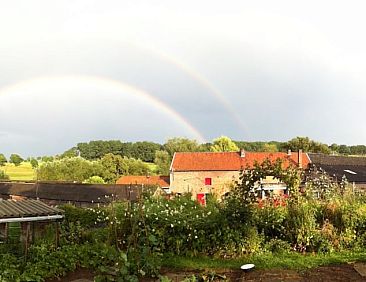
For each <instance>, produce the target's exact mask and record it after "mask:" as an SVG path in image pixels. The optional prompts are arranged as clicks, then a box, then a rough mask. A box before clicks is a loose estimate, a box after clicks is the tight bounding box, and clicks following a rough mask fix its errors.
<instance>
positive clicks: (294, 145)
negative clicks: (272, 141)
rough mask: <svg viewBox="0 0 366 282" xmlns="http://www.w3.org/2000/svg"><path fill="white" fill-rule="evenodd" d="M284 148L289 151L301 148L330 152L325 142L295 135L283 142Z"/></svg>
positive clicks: (317, 151)
mask: <svg viewBox="0 0 366 282" xmlns="http://www.w3.org/2000/svg"><path fill="white" fill-rule="evenodd" d="M284 147H285V149H287V150H291V151H298V150H303V151H305V152H312V153H324V154H330V152H331V151H330V149H329V147H328V145H327V144H322V143H320V142H316V141H313V140H311V139H310V138H309V137H295V138H293V139H291V140H290V141H288V142H287V143H286V144H285V146H284Z"/></svg>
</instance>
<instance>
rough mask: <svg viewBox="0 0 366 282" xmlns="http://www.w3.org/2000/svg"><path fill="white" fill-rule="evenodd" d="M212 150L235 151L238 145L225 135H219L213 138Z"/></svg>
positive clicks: (237, 149)
mask: <svg viewBox="0 0 366 282" xmlns="http://www.w3.org/2000/svg"><path fill="white" fill-rule="evenodd" d="M211 151H213V152H236V151H239V148H238V146H236V144H235V142H234V141H232V140H231V139H230V138H229V137H227V136H221V137H219V138H216V139H214V140H213V144H212V146H211Z"/></svg>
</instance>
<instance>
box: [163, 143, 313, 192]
mask: <svg viewBox="0 0 366 282" xmlns="http://www.w3.org/2000/svg"><path fill="white" fill-rule="evenodd" d="M266 159H269V160H271V161H275V160H277V159H281V160H282V161H283V167H284V168H287V167H289V166H290V165H294V166H298V167H300V168H304V169H305V168H307V167H308V165H309V163H310V159H309V157H308V155H307V154H305V153H302V152H301V151H300V152H296V153H293V152H288V153H280V152H276V153H268V152H244V150H241V151H240V152H179V153H175V154H174V157H173V160H172V163H171V167H170V190H171V191H172V192H173V193H187V192H189V193H192V196H193V197H195V198H196V197H197V195H199V194H207V193H212V194H215V195H216V196H218V197H221V196H223V195H225V194H226V193H227V192H229V191H230V189H231V188H232V186H233V184H234V182H235V181H237V180H239V174H240V171H241V170H247V169H251V168H253V167H254V164H255V163H262V162H263V161H264V160H266ZM263 181H264V182H267V183H268V184H276V185H277V184H279V182H278V180H276V179H273V177H267V178H266V179H264V180H263Z"/></svg>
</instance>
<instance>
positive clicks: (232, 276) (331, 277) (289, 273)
mask: <svg viewBox="0 0 366 282" xmlns="http://www.w3.org/2000/svg"><path fill="white" fill-rule="evenodd" d="M164 272H165V273H164ZM164 272H163V273H162V274H163V275H165V276H168V277H169V278H170V279H171V280H172V281H174V282H178V281H182V280H183V279H184V278H185V277H189V276H192V275H193V274H195V273H194V272H191V271H185V272H179V273H178V272H174V273H172V272H169V271H168V270H164ZM201 273H202V272H201ZM206 273H209V272H206ZM215 273H217V274H220V276H221V277H222V278H221V279H220V277H218V276H217V277H216V278H217V279H215V280H214V281H223V280H224V277H226V279H227V280H229V281H232V282H239V281H262V282H272V281H273V282H277V281H278V282H279V281H286V282H299V281H301V282H305V281H310V282H318V281H319V282H338V281H339V282H341V281H342V282H344V281H354V282H361V281H364V282H365V281H366V279H365V277H362V276H361V275H360V274H359V273H358V272H357V271H356V270H355V268H354V266H353V265H352V264H342V265H334V266H321V267H318V268H314V269H309V270H306V271H300V272H299V271H295V270H285V269H273V270H253V271H251V272H247V273H245V272H243V271H242V270H231V271H228V270H221V271H215ZM196 274H198V273H197V272H196ZM150 281H153V280H150Z"/></svg>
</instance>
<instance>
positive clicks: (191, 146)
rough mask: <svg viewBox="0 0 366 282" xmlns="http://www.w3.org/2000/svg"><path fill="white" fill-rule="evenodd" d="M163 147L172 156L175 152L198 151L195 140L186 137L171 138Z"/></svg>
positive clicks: (198, 147)
mask: <svg viewBox="0 0 366 282" xmlns="http://www.w3.org/2000/svg"><path fill="white" fill-rule="evenodd" d="M164 149H165V151H167V152H168V153H169V155H170V156H171V157H172V156H173V155H174V153H175V152H198V151H200V146H199V144H198V142H197V141H196V140H190V139H188V138H177V137H176V138H172V139H169V140H168V141H167V142H166V143H165V144H164Z"/></svg>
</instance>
